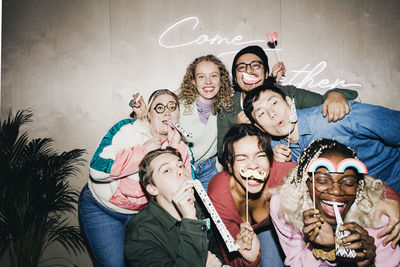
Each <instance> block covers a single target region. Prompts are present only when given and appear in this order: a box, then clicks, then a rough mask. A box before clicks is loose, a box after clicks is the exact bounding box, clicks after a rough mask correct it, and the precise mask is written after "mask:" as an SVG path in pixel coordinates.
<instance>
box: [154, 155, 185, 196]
mask: <svg viewBox="0 0 400 267" xmlns="http://www.w3.org/2000/svg"><path fill="white" fill-rule="evenodd" d="M150 168H151V169H152V170H153V172H152V177H153V184H148V185H147V186H146V191H147V192H149V193H150V194H151V195H153V196H155V197H156V199H157V202H159V203H172V198H173V197H174V195H175V194H176V192H177V190H178V189H179V188H180V186H181V185H182V184H183V183H184V182H185V181H187V180H191V176H190V174H189V172H188V170H187V169H186V168H185V164H184V163H183V162H182V160H181V159H180V158H179V157H178V156H176V155H172V154H169V153H165V154H161V155H159V156H157V157H156V158H154V159H153V160H152V161H151V163H150ZM191 190H192V191H193V189H191Z"/></svg>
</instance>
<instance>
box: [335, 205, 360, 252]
mask: <svg viewBox="0 0 400 267" xmlns="http://www.w3.org/2000/svg"><path fill="white" fill-rule="evenodd" d="M332 205H333V210H334V211H335V217H336V231H335V249H336V256H337V257H341V258H355V257H356V251H355V250H354V249H348V248H344V247H343V244H342V245H339V244H338V243H337V240H338V239H342V238H344V237H346V236H348V235H349V234H350V233H349V232H348V231H340V230H339V228H340V226H341V225H342V224H343V220H342V217H341V216H340V212H339V208H338V206H337V203H335V202H332Z"/></svg>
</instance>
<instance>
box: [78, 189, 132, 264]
mask: <svg viewBox="0 0 400 267" xmlns="http://www.w3.org/2000/svg"><path fill="white" fill-rule="evenodd" d="M78 215H79V223H80V225H81V229H82V232H83V234H84V235H85V237H86V240H87V243H88V245H89V248H90V250H91V256H92V260H93V264H94V266H96V267H97V266H108V267H124V266H125V263H124V235H125V226H126V225H127V224H128V222H129V221H130V220H131V219H132V218H133V217H134V215H126V214H121V213H118V212H114V211H111V210H109V209H107V208H106V207H104V206H103V205H102V204H101V203H99V202H98V201H97V200H96V199H95V198H94V197H93V195H92V192H91V191H90V189H89V188H88V186H87V185H85V187H84V188H83V189H82V192H81V194H80V196H79V202H78Z"/></svg>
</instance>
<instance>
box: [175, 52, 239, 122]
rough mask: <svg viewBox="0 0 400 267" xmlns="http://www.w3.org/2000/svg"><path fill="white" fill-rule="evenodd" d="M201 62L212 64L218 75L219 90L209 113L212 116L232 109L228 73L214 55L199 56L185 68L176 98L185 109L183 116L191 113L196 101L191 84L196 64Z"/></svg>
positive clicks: (196, 94)
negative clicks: (217, 70) (216, 68)
mask: <svg viewBox="0 0 400 267" xmlns="http://www.w3.org/2000/svg"><path fill="white" fill-rule="evenodd" d="M202 61H209V62H212V63H214V64H215V65H216V66H217V67H218V69H219V73H220V84H221V86H220V88H219V91H218V93H217V95H216V96H215V98H214V99H213V101H212V109H211V112H212V114H213V115H216V114H217V113H219V112H221V111H222V110H229V109H230V108H231V107H232V99H231V96H232V89H231V83H230V80H229V73H228V71H227V70H226V68H225V65H224V64H223V63H222V62H221V60H219V59H218V58H217V57H216V56H214V55H207V56H201V57H198V58H196V59H195V60H193V62H192V63H190V64H189V66H188V67H187V68H186V73H185V76H184V77H183V81H182V83H181V86H180V88H179V93H178V98H179V100H180V101H181V103H182V104H183V105H184V107H185V110H184V112H185V114H190V113H191V105H192V104H193V103H194V102H195V101H196V98H197V97H198V95H199V93H198V91H197V88H196V86H195V85H194V84H193V80H194V79H195V71H196V67H197V64H199V63H200V62H202Z"/></svg>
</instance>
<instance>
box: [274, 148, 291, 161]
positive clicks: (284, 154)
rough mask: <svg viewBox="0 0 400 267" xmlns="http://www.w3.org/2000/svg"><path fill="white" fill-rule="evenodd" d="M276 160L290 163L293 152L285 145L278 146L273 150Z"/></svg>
mask: <svg viewBox="0 0 400 267" xmlns="http://www.w3.org/2000/svg"><path fill="white" fill-rule="evenodd" d="M273 151H274V160H275V161H279V162H288V161H291V160H292V150H291V149H290V148H289V147H288V146H287V145H285V144H278V145H276V146H275V147H274V148H273Z"/></svg>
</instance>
